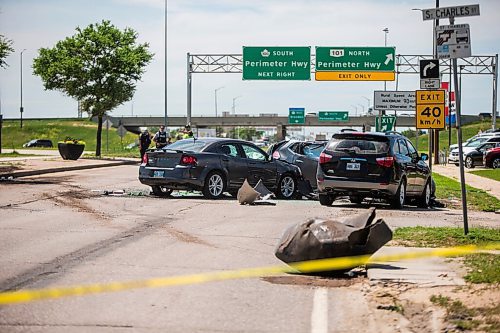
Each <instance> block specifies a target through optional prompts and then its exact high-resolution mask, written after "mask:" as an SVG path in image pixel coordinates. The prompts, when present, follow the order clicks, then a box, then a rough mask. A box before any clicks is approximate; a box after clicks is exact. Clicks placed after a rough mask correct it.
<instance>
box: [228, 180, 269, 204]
mask: <svg viewBox="0 0 500 333" xmlns="http://www.w3.org/2000/svg"><path fill="white" fill-rule="evenodd" d="M271 198H274V193H273V192H271V191H269V189H268V188H267V187H266V186H265V185H264V184H263V183H262V179H260V180H259V182H258V183H257V185H255V187H253V188H252V187H251V186H250V184H248V181H247V180H246V179H245V181H244V182H243V185H242V186H241V187H240V189H239V190H238V195H237V199H238V202H239V203H240V205H270V206H276V203H275V202H273V201H271V200H270V199H271Z"/></svg>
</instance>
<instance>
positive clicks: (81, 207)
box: [42, 190, 110, 220]
mask: <svg viewBox="0 0 500 333" xmlns="http://www.w3.org/2000/svg"><path fill="white" fill-rule="evenodd" d="M97 196H98V195H96V194H93V193H89V192H86V191H78V190H75V191H65V192H58V193H57V195H56V196H54V195H50V194H48V193H43V194H42V197H43V198H45V199H47V200H50V201H52V202H54V203H55V204H56V205H59V206H66V207H70V208H71V209H73V210H76V211H77V212H80V213H85V214H90V215H93V216H94V217H96V218H97V219H99V220H107V219H109V218H110V217H109V216H108V215H106V214H104V213H103V212H99V211H97V210H95V209H93V208H91V207H90V206H89V205H87V203H86V202H85V201H84V200H85V199H90V198H95V197H97Z"/></svg>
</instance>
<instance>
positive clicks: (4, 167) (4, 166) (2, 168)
mask: <svg viewBox="0 0 500 333" xmlns="http://www.w3.org/2000/svg"><path fill="white" fill-rule="evenodd" d="M23 165H24V164H23V163H20V162H17V163H15V162H9V163H0V174H8V173H11V172H14V171H16V170H21V169H22V167H23Z"/></svg>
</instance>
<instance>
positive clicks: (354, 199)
mask: <svg viewBox="0 0 500 333" xmlns="http://www.w3.org/2000/svg"><path fill="white" fill-rule="evenodd" d="M363 200H364V198H363V197H360V196H357V195H351V196H349V201H351V202H352V203H354V204H358V205H359V204H361V203H362V202H363Z"/></svg>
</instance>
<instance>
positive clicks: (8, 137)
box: [2, 119, 139, 157]
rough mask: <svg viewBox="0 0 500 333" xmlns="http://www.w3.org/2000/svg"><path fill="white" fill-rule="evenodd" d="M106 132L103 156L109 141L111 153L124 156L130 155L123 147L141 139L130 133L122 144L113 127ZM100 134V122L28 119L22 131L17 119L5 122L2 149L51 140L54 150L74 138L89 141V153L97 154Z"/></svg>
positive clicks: (86, 143)
mask: <svg viewBox="0 0 500 333" xmlns="http://www.w3.org/2000/svg"><path fill="white" fill-rule="evenodd" d="M106 131H107V130H106V129H103V131H102V137H101V152H102V153H103V154H107V151H108V149H107V148H108V145H107V142H109V153H110V154H116V156H123V154H124V153H130V152H129V151H128V150H125V149H123V148H122V144H123V147H126V146H127V145H128V144H130V143H132V142H134V141H135V140H137V139H138V136H137V135H135V134H133V133H130V132H129V133H127V134H126V135H125V136H124V137H123V141H122V142H120V137H119V136H118V133H117V132H116V128H110V129H109V133H108V134H106ZM96 135H97V123H95V122H93V121H90V120H87V119H57V120H54V119H47V120H25V121H24V122H23V128H20V126H19V121H17V120H16V121H14V120H5V121H4V122H3V128H2V148H10V149H21V148H23V144H24V143H26V142H28V141H30V140H32V139H49V140H52V143H53V144H54V148H53V149H57V142H58V141H63V140H64V139H65V138H66V137H71V138H74V139H80V140H83V141H85V150H87V151H89V150H90V151H92V150H93V151H95V148H96ZM107 139H108V140H109V141H107ZM44 149H45V148H44ZM133 151H134V150H133ZM2 156H3V155H2ZM138 156H139V151H138V149H137V148H135V154H134V157H138Z"/></svg>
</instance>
